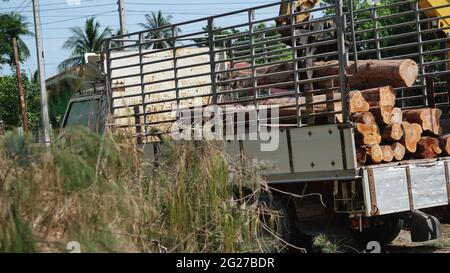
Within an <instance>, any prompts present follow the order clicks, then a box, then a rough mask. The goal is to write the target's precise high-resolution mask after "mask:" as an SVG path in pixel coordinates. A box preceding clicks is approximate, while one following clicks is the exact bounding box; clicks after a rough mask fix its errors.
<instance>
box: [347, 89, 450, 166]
mask: <svg viewBox="0 0 450 273" xmlns="http://www.w3.org/2000/svg"><path fill="white" fill-rule="evenodd" d="M395 100H396V95H395V92H394V90H393V88H392V87H391V86H385V87H380V88H372V89H367V90H363V91H355V92H352V93H351V94H350V112H351V119H352V121H353V122H354V124H355V137H356V144H357V145H358V149H357V159H358V161H359V163H360V164H362V165H363V164H378V163H382V162H393V161H400V160H405V159H426V158H435V157H438V156H441V155H450V135H444V136H442V128H441V126H440V117H441V115H442V111H441V110H440V109H436V108H420V109H410V110H402V109H400V108H397V107H395Z"/></svg>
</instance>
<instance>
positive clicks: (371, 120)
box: [350, 112, 377, 125]
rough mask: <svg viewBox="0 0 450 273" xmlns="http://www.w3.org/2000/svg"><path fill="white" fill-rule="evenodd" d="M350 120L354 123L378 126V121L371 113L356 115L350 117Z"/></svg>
mask: <svg viewBox="0 0 450 273" xmlns="http://www.w3.org/2000/svg"><path fill="white" fill-rule="evenodd" d="M350 120H351V121H352V122H354V123H363V124H366V125H376V124H377V121H376V120H375V117H374V116H373V115H372V113H370V112H359V113H354V114H352V115H351V116H350Z"/></svg>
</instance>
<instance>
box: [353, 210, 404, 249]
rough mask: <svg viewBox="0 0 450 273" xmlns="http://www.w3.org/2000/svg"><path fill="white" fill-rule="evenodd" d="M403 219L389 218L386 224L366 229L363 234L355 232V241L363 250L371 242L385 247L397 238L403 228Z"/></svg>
mask: <svg viewBox="0 0 450 273" xmlns="http://www.w3.org/2000/svg"><path fill="white" fill-rule="evenodd" d="M403 222H404V221H403V219H401V218H400V217H398V216H394V215H392V216H388V217H386V219H385V223H384V224H382V225H378V226H372V227H370V228H367V229H364V230H363V231H362V232H359V231H355V239H356V240H357V242H358V243H359V244H360V245H361V247H362V248H366V247H367V244H368V243H369V242H372V241H375V242H378V243H379V244H380V246H381V247H384V246H386V245H388V244H389V243H391V242H392V241H394V240H395V238H397V236H398V234H399V233H400V231H401V230H402V228H403Z"/></svg>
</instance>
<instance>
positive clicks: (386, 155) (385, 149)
mask: <svg viewBox="0 0 450 273" xmlns="http://www.w3.org/2000/svg"><path fill="white" fill-rule="evenodd" d="M381 151H382V153H383V161H384V162H388V163H389V162H392V160H394V152H393V151H392V148H391V146H389V145H383V146H381Z"/></svg>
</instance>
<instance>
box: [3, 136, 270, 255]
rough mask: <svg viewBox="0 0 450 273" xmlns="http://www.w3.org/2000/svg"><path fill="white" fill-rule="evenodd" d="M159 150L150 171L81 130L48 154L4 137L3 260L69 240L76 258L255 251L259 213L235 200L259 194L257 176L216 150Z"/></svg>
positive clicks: (128, 152) (183, 146)
mask: <svg viewBox="0 0 450 273" xmlns="http://www.w3.org/2000/svg"><path fill="white" fill-rule="evenodd" d="M162 145H163V146H164V148H163V149H162V151H163V152H162V153H161V155H160V157H159V159H158V164H154V162H149V161H147V160H146V159H145V158H144V157H143V153H142V152H140V151H138V150H137V149H136V148H135V147H134V145H132V144H130V143H129V142H128V141H127V140H125V139H123V138H121V137H120V136H112V135H107V136H105V137H100V136H98V135H96V134H94V133H91V132H90V131H89V130H87V129H84V128H69V129H67V130H66V132H65V134H64V135H63V136H61V137H60V138H59V139H58V140H57V141H56V142H55V143H54V144H53V146H52V147H51V148H44V147H41V146H35V145H33V144H31V143H30V142H29V141H28V140H27V138H23V137H19V136H17V135H15V134H14V133H8V134H6V135H5V136H3V137H1V138H0V154H1V156H0V252H34V251H37V252H46V251H60V252H65V251H67V250H66V249H65V247H66V244H67V243H68V242H70V241H77V242H79V243H80V244H81V251H83V252H255V251H261V247H260V243H259V242H260V241H261V238H260V225H261V222H260V220H259V213H260V209H261V208H260V207H259V206H258V205H257V204H256V203H255V202H251V201H249V200H251V199H252V198H244V196H242V192H250V193H253V194H257V193H258V191H259V190H260V189H261V188H264V186H265V185H264V183H263V182H262V180H261V179H260V178H259V176H258V175H257V173H256V171H254V169H255V168H250V167H248V168H242V167H239V164H234V163H233V161H232V160H230V159H229V158H228V157H227V155H226V154H225V153H224V152H222V148H221V147H220V144H218V143H206V142H193V143H192V142H191V143H187V142H186V143H183V142H181V143H178V144H173V143H169V142H167V141H163V144H162ZM243 189H245V190H243ZM265 240H267V238H265ZM272 240H274V243H273V244H274V245H276V244H277V242H276V240H275V239H272Z"/></svg>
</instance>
